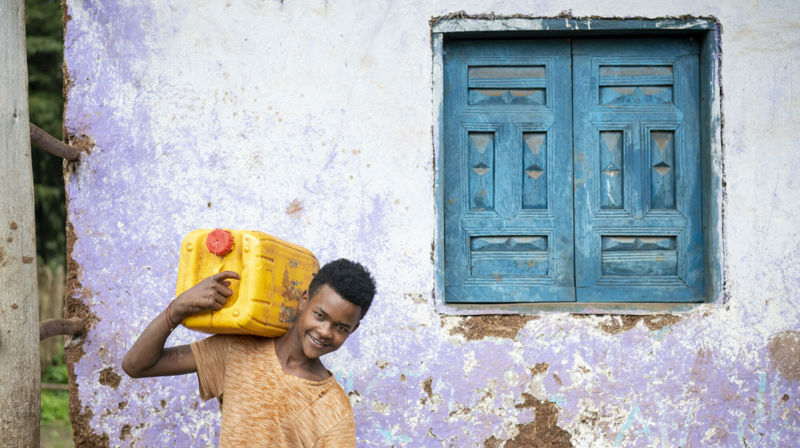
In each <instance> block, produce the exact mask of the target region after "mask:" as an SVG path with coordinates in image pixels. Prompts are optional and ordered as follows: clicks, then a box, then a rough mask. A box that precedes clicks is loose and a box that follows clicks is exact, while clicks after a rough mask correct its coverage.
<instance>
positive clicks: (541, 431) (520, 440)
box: [483, 393, 572, 448]
mask: <svg viewBox="0 0 800 448" xmlns="http://www.w3.org/2000/svg"><path fill="white" fill-rule="evenodd" d="M522 399H523V401H522V403H519V404H517V405H515V406H514V407H515V408H517V409H530V408H532V409H533V412H534V417H533V421H532V422H530V423H524V424H518V425H517V429H518V430H519V434H517V435H516V436H514V437H512V438H510V439H508V440H506V441H505V443H504V442H503V441H502V440H501V439H498V438H497V437H495V436H492V437H490V438H488V439H486V440H485V441H484V444H483V446H484V448H501V447H502V448H562V447H572V435H570V433H568V432H567V431H565V430H564V429H562V428H560V427H558V425H557V423H558V413H559V409H558V406H556V404H555V403H553V402H552V401H544V400H539V399H538V398H536V397H534V396H533V395H531V394H528V393H523V394H522Z"/></svg>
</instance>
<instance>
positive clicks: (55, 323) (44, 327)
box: [39, 319, 83, 341]
mask: <svg viewBox="0 0 800 448" xmlns="http://www.w3.org/2000/svg"><path fill="white" fill-rule="evenodd" d="M81 331H83V322H81V321H80V320H79V319H47V320H45V321H43V322H39V340H40V341H43V340H45V339H47V338H49V337H51V336H57V335H62V334H77V333H80V332H81Z"/></svg>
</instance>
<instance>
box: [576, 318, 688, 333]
mask: <svg viewBox="0 0 800 448" xmlns="http://www.w3.org/2000/svg"><path fill="white" fill-rule="evenodd" d="M573 316H574V317H576V318H578V319H589V318H596V317H603V318H604V319H602V320H601V321H600V322H598V323H597V327H598V328H600V329H601V330H603V331H605V332H606V333H608V334H617V333H621V332H623V331H628V330H630V329H632V328H634V327H636V325H638V324H639V322H644V325H645V326H646V327H647V329H648V330H650V331H658V330H661V329H662V328H664V327H668V326H670V325H674V324H676V323H677V322H680V321H681V320H682V319H683V317H681V316H679V315H677V314H649V315H634V314H619V315H605V314H573Z"/></svg>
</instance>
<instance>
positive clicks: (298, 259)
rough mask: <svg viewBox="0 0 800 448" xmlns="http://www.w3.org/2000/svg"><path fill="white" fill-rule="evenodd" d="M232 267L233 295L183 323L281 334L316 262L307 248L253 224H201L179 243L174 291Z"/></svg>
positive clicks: (216, 329)
mask: <svg viewBox="0 0 800 448" xmlns="http://www.w3.org/2000/svg"><path fill="white" fill-rule="evenodd" d="M222 271H234V272H236V273H238V274H239V277H240V278H241V280H230V281H231V286H230V289H231V290H232V291H233V295H231V296H230V297H229V298H228V302H227V303H226V304H225V306H223V307H222V309H220V310H218V311H209V312H205V313H200V314H195V315H193V316H189V317H187V318H186V319H184V320H183V322H182V324H183V325H184V326H185V327H187V328H191V329H193V330H197V331H202V332H205V333H215V334H216V333H227V334H252V335H258V336H266V337H276V336H280V335H282V334H283V333H285V332H286V330H288V329H289V327H290V326H291V325H292V323H293V322H294V321H295V319H296V318H297V306H298V303H299V300H300V296H301V295H302V294H303V292H305V291H306V290H307V289H308V285H309V283H311V279H312V278H313V276H314V275H316V273H317V271H319V262H318V261H317V258H316V257H315V256H314V254H312V253H311V252H310V251H309V250H307V249H305V248H302V247H300V246H297V245H295V244H291V243H288V242H286V241H283V240H281V239H278V238H275V237H274V236H271V235H268V234H266V233H263V232H258V231H254V230H230V229H214V230H211V229H201V230H194V231H192V232H189V234H188V235H186V237H185V238H184V239H183V243H182V244H181V256H180V262H179V264H178V287H177V289H176V292H175V295H176V297H177V296H178V295H180V294H181V293H182V292H184V291H186V290H187V289H189V288H191V287H192V286H194V285H195V284H197V283H198V282H200V281H201V280H203V279H204V278H206V277H209V276H211V275H213V274H216V273H219V272H222Z"/></svg>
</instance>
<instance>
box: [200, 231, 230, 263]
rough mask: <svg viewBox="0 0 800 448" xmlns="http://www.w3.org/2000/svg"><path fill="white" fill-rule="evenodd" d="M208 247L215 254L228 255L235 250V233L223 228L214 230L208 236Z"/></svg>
mask: <svg viewBox="0 0 800 448" xmlns="http://www.w3.org/2000/svg"><path fill="white" fill-rule="evenodd" d="M206 247H207V248H208V251H209V252H211V253H212V254H214V255H219V256H223V255H228V254H229V253H230V252H231V250H233V235H231V232H228V231H227V230H223V229H215V230H212V231H211V233H209V234H208V236H207V237H206Z"/></svg>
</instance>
